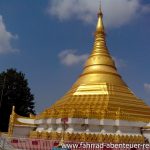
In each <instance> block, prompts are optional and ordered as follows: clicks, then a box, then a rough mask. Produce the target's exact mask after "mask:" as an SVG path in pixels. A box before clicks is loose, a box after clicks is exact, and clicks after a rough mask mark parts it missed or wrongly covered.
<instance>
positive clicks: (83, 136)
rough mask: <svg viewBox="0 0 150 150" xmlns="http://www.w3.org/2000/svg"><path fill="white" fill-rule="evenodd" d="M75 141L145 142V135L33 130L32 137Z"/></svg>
mask: <svg viewBox="0 0 150 150" xmlns="http://www.w3.org/2000/svg"><path fill="white" fill-rule="evenodd" d="M62 136H63V137H64V141H74V142H98V143H102V142H103V143H145V138H144V136H140V135H138V136H136V135H135V136H133V135H119V134H91V133H90V134H87V133H68V132H64V133H58V132H45V131H44V132H37V131H32V132H31V133H30V138H34V139H36V138H37V139H46V140H61V139H62Z"/></svg>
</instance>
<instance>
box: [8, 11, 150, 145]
mask: <svg viewBox="0 0 150 150" xmlns="http://www.w3.org/2000/svg"><path fill="white" fill-rule="evenodd" d="M20 131H22V132H20ZM9 135H10V136H15V137H30V138H34V139H36V138H37V139H42V140H43V141H44V139H46V140H50V141H55V140H56V141H58V140H60V141H61V139H63V140H64V141H71V142H99V143H101V142H104V143H109V142H111V143H146V142H147V141H149V142H150V107H149V106H148V105H146V104H145V103H144V101H143V100H141V99H139V98H138V97H136V96H135V95H134V93H133V92H132V91H131V90H130V89H129V88H128V86H127V85H126V83H125V82H124V81H123V80H122V78H121V76H120V75H119V73H118V72H117V69H116V66H115V63H114V60H113V59H112V57H111V55H110V53H109V51H108V48H107V46H106V34H105V29H104V25H103V14H102V11H101V8H100V10H99V13H98V23H97V27H96V32H95V42H94V46H93V50H92V52H91V54H90V56H89V57H88V59H87V61H86V63H85V66H84V69H83V72H82V74H81V75H80V76H79V78H78V80H77V81H76V82H75V83H74V85H73V86H72V88H71V89H70V90H69V91H68V92H67V93H66V94H65V95H64V96H63V97H62V98H60V99H59V100H58V101H56V103H54V104H53V105H52V106H51V107H50V108H48V109H46V110H45V111H43V112H42V113H40V114H39V115H37V116H35V118H32V117H30V118H24V117H21V116H17V115H16V114H15V113H14V112H13V111H12V115H11V117H10V125H9ZM62 137H63V138H62Z"/></svg>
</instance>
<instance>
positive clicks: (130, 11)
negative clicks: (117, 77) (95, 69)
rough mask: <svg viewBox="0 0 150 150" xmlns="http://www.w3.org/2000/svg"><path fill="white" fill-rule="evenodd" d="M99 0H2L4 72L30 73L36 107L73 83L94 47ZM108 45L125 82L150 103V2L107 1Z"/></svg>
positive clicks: (0, 50)
mask: <svg viewBox="0 0 150 150" xmlns="http://www.w3.org/2000/svg"><path fill="white" fill-rule="evenodd" d="M98 7H99V0H92V1H91V0H44V1H43V0H39V1H37V0H32V1H26V0H24V1H20V0H11V1H10V0H1V1H0V71H4V70H6V69H7V68H11V67H13V68H16V69H17V70H18V71H22V72H24V73H25V74H26V78H27V79H28V80H29V85H30V87H31V91H32V93H33V94H34V95H35V102H36V110H37V112H40V111H42V110H43V109H44V108H47V107H50V105H51V104H52V103H54V102H55V101H56V100H57V99H58V98H60V97H61V96H63V95H64V93H65V92H66V91H67V90H68V89H69V88H70V87H71V85H72V84H73V83H74V82H75V80H76V79H77V77H78V76H79V75H80V73H81V71H82V67H83V64H84V62H85V60H86V58H87V57H88V55H89V53H90V51H91V50H92V45H93V40H94V37H93V34H94V32H95V25H96V21H97V20H96V19H97V12H98ZM102 8H103V13H104V24H105V27H106V33H107V45H108V48H109V50H110V53H111V55H112V56H113V58H114V59H115V61H116V65H117V67H118V70H119V72H120V74H121V75H122V77H123V79H124V80H125V82H126V83H127V84H128V86H129V87H130V88H131V89H132V91H133V92H134V93H135V94H136V95H137V96H138V97H140V98H142V99H144V100H145V102H146V103H148V104H150V1H149V0H144V1H142V0H103V1H102Z"/></svg>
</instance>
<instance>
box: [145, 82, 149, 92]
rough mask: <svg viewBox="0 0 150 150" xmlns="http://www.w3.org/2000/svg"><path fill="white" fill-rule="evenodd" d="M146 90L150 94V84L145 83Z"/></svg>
mask: <svg viewBox="0 0 150 150" xmlns="http://www.w3.org/2000/svg"><path fill="white" fill-rule="evenodd" d="M144 89H145V91H147V92H150V83H145V84H144Z"/></svg>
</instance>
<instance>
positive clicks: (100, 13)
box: [98, 0, 103, 17]
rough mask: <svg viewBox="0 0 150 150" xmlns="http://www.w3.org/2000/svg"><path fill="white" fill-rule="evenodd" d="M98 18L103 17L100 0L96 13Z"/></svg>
mask: <svg viewBox="0 0 150 150" xmlns="http://www.w3.org/2000/svg"><path fill="white" fill-rule="evenodd" d="M98 16H101V17H103V13H102V1H101V0H100V5H99V12H98Z"/></svg>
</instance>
